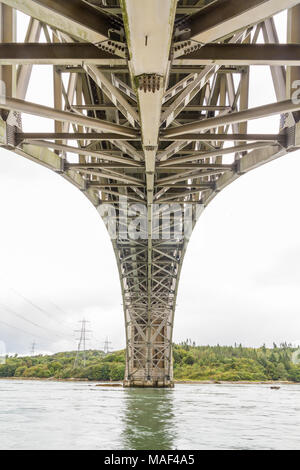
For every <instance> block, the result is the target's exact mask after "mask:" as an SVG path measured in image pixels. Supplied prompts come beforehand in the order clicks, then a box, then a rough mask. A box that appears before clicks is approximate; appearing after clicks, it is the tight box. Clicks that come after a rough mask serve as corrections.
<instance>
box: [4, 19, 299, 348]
mask: <svg viewBox="0 0 300 470" xmlns="http://www.w3.org/2000/svg"><path fill="white" fill-rule="evenodd" d="M18 20H19V22H18V39H19V40H22V39H23V35H24V33H25V30H26V23H27V19H26V17H24V16H23V15H18ZM276 22H277V24H278V25H279V26H280V36H281V37H280V40H281V41H283V42H284V41H285V34H286V32H285V15H281V16H279V17H278V18H277V19H276ZM51 77H52V71H51V67H48V66H39V67H34V71H33V75H32V80H31V84H30V88H29V91H28V95H27V100H28V101H34V102H37V103H43V104H45V105H49V106H52V105H53V95H52V81H51ZM274 101H275V95H274V92H273V88H272V82H271V75H270V72H269V70H268V68H265V67H255V68H253V69H252V73H251V99H250V104H251V106H257V105H262V104H266V103H271V102H274ZM278 125H279V123H278V119H277V118H270V119H268V120H263V121H256V122H252V123H251V124H250V126H249V131H250V132H260V131H263V132H277V131H278ZM24 130H25V131H29V130H30V131H47V130H50V131H52V124H51V123H50V122H49V121H47V120H46V119H40V118H33V117H30V118H28V117H24ZM230 158H231V159H232V156H229V157H228V159H229V160H228V161H230ZM299 173H300V152H295V153H293V154H290V155H287V156H285V157H282V158H281V159H279V160H277V161H275V162H273V163H270V164H268V165H267V166H264V167H261V168H259V169H257V170H255V171H254V172H251V173H249V174H247V175H245V176H243V177H241V178H240V179H239V180H238V181H236V182H234V183H233V184H231V185H230V186H229V187H227V188H226V189H225V190H224V191H222V192H221V193H220V194H219V195H218V196H217V197H216V198H215V199H214V200H213V202H212V203H211V204H210V205H209V207H208V208H207V209H206V210H205V212H204V213H203V215H202V216H201V218H200V220H199V222H198V225H197V227H196V229H195V231H194V233H193V235H192V238H191V241H190V245H189V248H188V251H187V255H186V259H185V262H184V266H183V270H182V276H181V282H180V287H179V293H178V301H177V310H176V316H175V330H174V340H175V341H180V340H184V339H185V338H191V339H192V340H194V341H196V343H197V344H217V343H219V344H234V343H235V342H237V343H240V342H241V343H242V344H244V345H250V346H259V345H261V344H263V343H266V344H268V345H271V344H272V343H273V341H275V342H276V343H280V342H282V341H288V342H296V343H298V342H300V315H299V312H300V296H299V284H300V267H299V261H300V221H299V203H300V185H299V176H298V175H299ZM0 221H1V225H0V227H1V230H0V286H1V288H0V321H1V322H2V323H0V340H2V341H5V343H6V345H7V350H8V351H9V352H18V353H28V352H29V350H30V345H31V343H32V341H36V343H37V349H38V351H42V352H47V351H49V352H54V351H59V350H65V349H74V348H75V347H76V342H75V336H74V334H73V330H75V329H78V327H79V326H80V325H79V323H78V322H79V321H80V320H81V319H82V318H83V317H85V318H86V319H88V320H89V321H90V329H91V330H92V335H91V341H90V343H89V345H90V347H98V348H99V347H102V346H103V342H104V340H105V338H106V336H108V337H109V339H110V341H112V347H113V348H114V349H117V348H121V347H124V343H125V341H124V340H125V335H124V324H123V310H122V299H121V290H120V285H119V279H118V272H117V267H116V262H115V259H114V254H113V250H112V247H111V243H110V240H109V237H108V235H107V233H106V229H105V227H104V224H103V222H102V221H101V219H100V217H99V215H98V213H97V211H96V209H95V208H94V207H93V206H92V205H91V204H90V202H89V201H88V200H87V199H86V198H85V196H84V195H83V194H82V193H81V192H80V191H78V190H77V189H76V188H75V187H73V186H72V185H71V184H69V183H68V182H66V181H65V180H64V179H63V178H61V177H60V176H59V175H56V174H55V173H52V172H50V171H49V170H47V169H45V168H43V167H40V166H38V165H37V164H35V163H32V162H30V161H27V160H25V159H23V158H21V157H19V156H17V155H15V154H13V153H12V152H9V151H7V150H4V149H0Z"/></svg>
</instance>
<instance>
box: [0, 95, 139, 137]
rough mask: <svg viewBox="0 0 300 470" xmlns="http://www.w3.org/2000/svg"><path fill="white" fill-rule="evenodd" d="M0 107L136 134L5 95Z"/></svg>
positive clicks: (94, 127) (97, 120) (119, 127)
mask: <svg viewBox="0 0 300 470" xmlns="http://www.w3.org/2000/svg"><path fill="white" fill-rule="evenodd" d="M1 108H3V109H8V110H14V111H19V112H21V113H25V114H31V115H34V116H40V117H44V118H46V119H54V120H56V121H62V122H71V123H75V124H80V125H83V126H87V127H89V128H93V129H98V130H100V131H108V132H115V133H117V134H121V135H125V136H128V137H135V136H136V135H137V133H136V131H135V130H134V129H130V128H128V127H125V126H120V125H118V124H114V123H110V122H108V121H102V120H100V119H94V118H90V117H87V116H83V115H80V114H75V113H70V112H68V111H61V110H59V109H54V108H49V107H48V106H43V105H40V104H35V103H30V102H28V101H23V100H18V99H15V98H9V97H7V98H6V99H5V103H3V104H1Z"/></svg>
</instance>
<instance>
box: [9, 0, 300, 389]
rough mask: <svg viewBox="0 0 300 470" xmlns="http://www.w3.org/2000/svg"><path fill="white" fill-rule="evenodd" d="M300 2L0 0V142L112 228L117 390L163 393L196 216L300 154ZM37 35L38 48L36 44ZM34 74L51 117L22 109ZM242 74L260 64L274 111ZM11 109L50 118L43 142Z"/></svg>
mask: <svg viewBox="0 0 300 470" xmlns="http://www.w3.org/2000/svg"><path fill="white" fill-rule="evenodd" d="M298 4H299V1H294V0H281V1H280V2H279V1H278V0H247V2H242V1H240V0H226V2H224V1H223V0H200V1H199V0H197V1H196V0H179V1H177V0H163V1H162V0H120V2H119V0H90V1H82V0H72V2H62V1H56V0H4V1H3V2H2V3H1V43H0V69H1V79H2V81H3V82H4V83H5V85H6V97H5V98H4V97H2V99H1V103H0V109H1V121H0V129H1V132H0V136H1V137H0V142H1V146H2V147H4V148H7V149H9V150H12V151H13V152H15V153H17V154H19V155H21V156H23V157H25V158H28V159H30V160H32V161H34V162H36V163H39V164H41V165H44V166H46V167H47V168H49V169H51V170H53V171H55V172H57V173H60V174H61V176H62V177H64V178H65V179H67V180H68V181H69V182H70V183H72V184H73V185H75V186H76V187H78V188H79V189H80V190H81V191H82V192H83V193H84V194H85V195H86V196H87V197H88V198H89V200H90V201H91V203H92V204H93V205H94V206H95V207H96V208H98V209H99V211H100V212H101V214H102V216H103V218H104V220H105V221H106V223H107V224H108V225H110V224H112V223H115V224H116V227H115V228H116V230H115V236H114V237H112V244H113V249H114V252H115V256H116V259H117V263H118V269H119V276H120V282H121V287H122V296H123V304H124V315H125V329H126V346H127V361H126V375H125V385H127V386H160V387H168V386H169V387H170V386H172V384H173V372H172V332H173V325H174V312H175V305H176V296H177V289H178V283H179V278H180V272H181V268H182V263H183V259H184V255H185V252H186V248H187V245H188V241H189V237H190V235H191V233H192V230H193V228H194V226H195V224H196V222H197V220H198V218H199V216H200V214H201V212H202V211H203V209H204V208H205V207H206V206H207V205H208V204H209V202H210V201H211V200H212V199H213V198H214V197H215V196H216V194H218V192H220V191H221V190H222V189H223V188H225V187H226V186H227V185H229V184H230V183H231V182H233V181H234V180H235V179H237V178H239V177H240V176H241V175H243V174H245V173H247V172H249V171H251V170H253V169H254V168H257V167H258V166H260V165H263V164H265V163H268V162H270V161H272V160H274V159H276V158H278V157H281V156H284V155H286V154H287V153H288V152H290V151H293V150H295V149H297V148H299V145H300V140H299V111H300V104H299V103H298V102H297V101H295V100H292V92H293V86H294V82H295V80H299V79H300V73H299V71H300V67H299V66H300V59H299V57H300V52H299V51H300V33H299V31H300V28H299V24H300V6H299V5H298ZM283 9H288V40H287V43H286V44H279V42H278V36H277V32H276V28H275V23H274V20H273V16H274V15H275V14H277V13H278V12H280V11H282V10H283ZM16 10H20V11H21V12H23V13H25V14H26V15H29V16H30V22H29V26H28V32H27V35H26V39H25V41H24V43H23V44H16V43H15V39H16V36H15V16H16V15H15V13H16ZM41 31H43V33H44V35H45V37H46V39H47V43H40V42H39V41H40V37H41ZM259 38H263V40H264V43H261V41H260V43H258V39H259ZM39 64H52V65H53V87H54V104H53V107H52V108H49V107H46V106H44V105H43V103H40V104H36V103H30V102H27V101H26V91H27V89H28V86H29V84H30V77H31V72H32V66H33V65H39ZM253 65H267V66H269V67H270V69H271V73H272V78H273V84H274V90H275V96H276V99H277V101H276V102H274V103H273V104H270V105H267V106H260V107H257V108H249V77H250V72H251V67H252V66H253ZM63 74H64V75H65V76H67V77H68V86H67V88H66V89H65V86H64V83H65V81H63V80H62V76H63ZM22 113H24V114H31V115H36V116H40V117H47V118H51V119H53V123H54V125H53V132H47V131H46V132H43V133H35V132H27V133H24V132H23V131H22V119H21V115H22ZM272 115H278V117H280V125H278V133H277V134H272V135H270V134H267V133H263V129H262V132H261V134H250V133H249V132H248V122H249V121H250V120H252V119H258V118H262V117H268V116H272ZM278 121H279V120H278ZM70 140H71V141H72V142H74V141H75V142H76V144H74V143H73V144H72V145H69V144H68V141H70ZM226 142H229V145H228V146H227V145H225V143H226ZM70 154H72V155H74V154H75V155H77V160H76V161H75V162H74V158H73V159H72V160H71V158H70ZM228 155H229V156H230V155H232V156H233V157H232V160H231V162H230V161H229V160H228ZM125 198H127V202H125ZM128 204H129V207H128ZM137 204H139V207H142V208H143V209H144V212H143V216H142V217H140V237H138V238H137V239H136V238H134V237H132V236H131V235H130V227H131V226H132V223H133V220H134V217H132V211H133V208H134V206H132V205H137ZM170 205H171V206H170ZM174 207H175V209H174ZM110 209H111V210H110ZM169 209H170V213H168V210H169ZM172 211H173V212H172ZM176 211H177V212H180V214H181V219H180V218H178V217H177V216H178V214H176ZM135 215H137V213H135ZM166 215H167V216H168V217H169V219H167V223H164V221H165V218H166ZM188 224H189V225H188Z"/></svg>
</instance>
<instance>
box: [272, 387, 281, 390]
mask: <svg viewBox="0 0 300 470" xmlns="http://www.w3.org/2000/svg"><path fill="white" fill-rule="evenodd" d="M271 390H280V387H275V386H274V387H271Z"/></svg>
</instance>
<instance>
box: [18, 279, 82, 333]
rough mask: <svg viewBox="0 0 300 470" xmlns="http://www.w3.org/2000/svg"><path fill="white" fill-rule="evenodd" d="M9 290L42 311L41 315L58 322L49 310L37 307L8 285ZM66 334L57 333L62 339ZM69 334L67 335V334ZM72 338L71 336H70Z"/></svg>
mask: <svg viewBox="0 0 300 470" xmlns="http://www.w3.org/2000/svg"><path fill="white" fill-rule="evenodd" d="M10 290H11V291H13V292H14V293H15V294H17V295H18V296H19V297H21V298H22V299H23V300H24V301H25V302H27V303H28V304H29V305H31V306H32V307H34V308H35V309H37V310H39V311H40V312H41V313H43V315H46V316H47V317H48V318H49V319H50V320H52V321H53V320H55V321H56V322H59V320H58V319H57V318H55V317H53V315H51V314H50V313H49V312H47V311H46V310H45V309H43V308H41V307H39V306H38V305H37V304H35V303H34V302H32V301H31V300H30V299H28V298H27V297H25V296H24V295H22V294H20V292H18V291H17V290H16V289H13V288H12V287H10ZM55 335H56V336H58V334H57V333H55ZM66 335H68V334H67V333H66V334H59V336H60V337H61V338H63V339H65V337H66ZM68 336H69V335H68ZM69 338H71V336H69ZM72 339H73V338H72Z"/></svg>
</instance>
